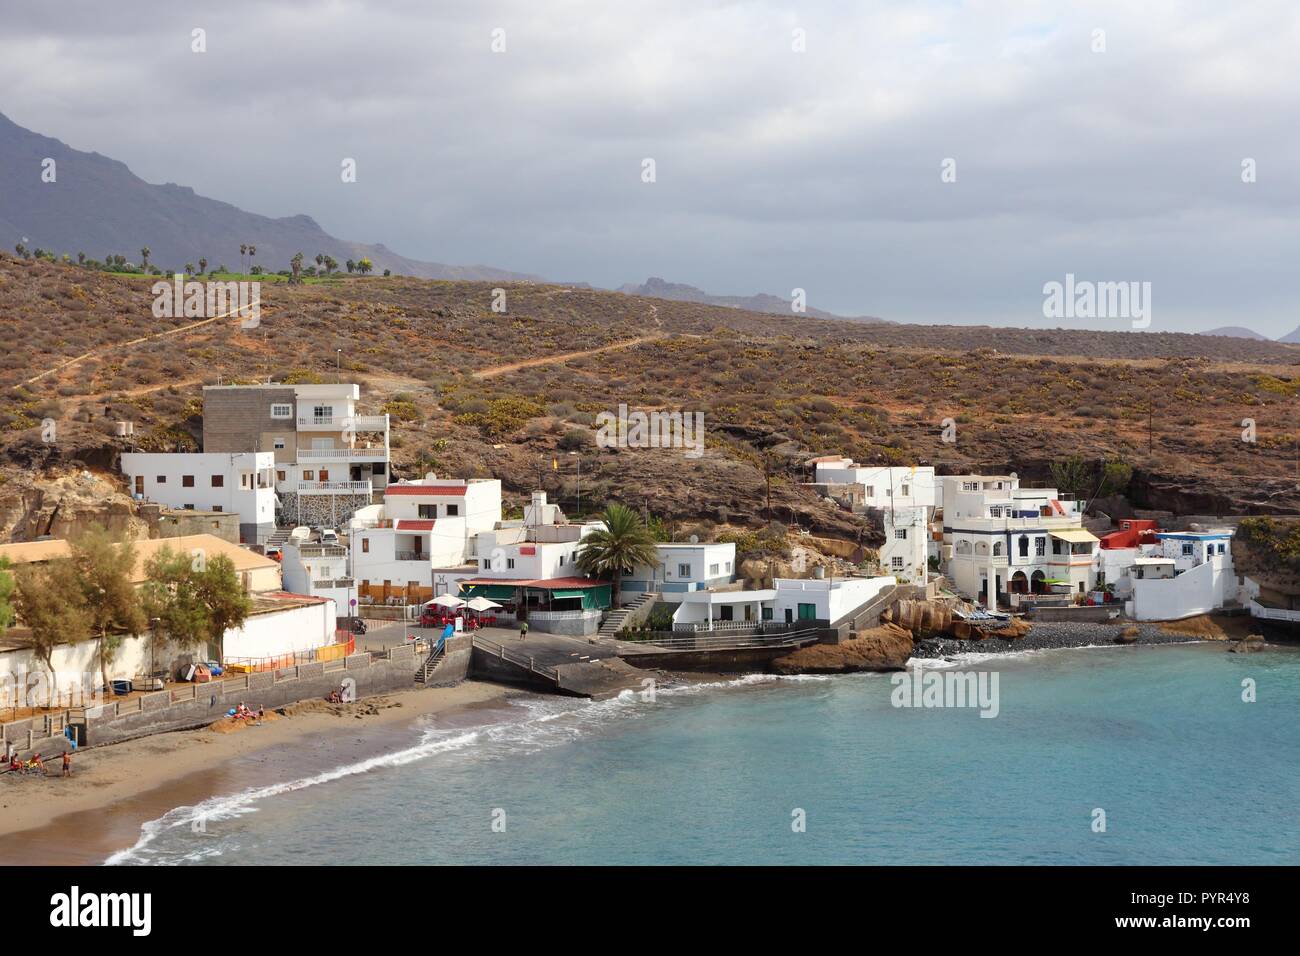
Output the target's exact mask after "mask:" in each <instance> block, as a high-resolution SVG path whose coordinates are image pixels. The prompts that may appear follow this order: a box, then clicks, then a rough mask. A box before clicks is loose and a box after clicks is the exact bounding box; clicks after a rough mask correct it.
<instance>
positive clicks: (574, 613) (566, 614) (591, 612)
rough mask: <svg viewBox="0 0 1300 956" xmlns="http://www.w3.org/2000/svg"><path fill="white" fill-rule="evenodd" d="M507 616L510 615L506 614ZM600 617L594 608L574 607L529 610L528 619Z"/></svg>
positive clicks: (558, 619) (565, 619)
mask: <svg viewBox="0 0 1300 956" xmlns="http://www.w3.org/2000/svg"><path fill="white" fill-rule="evenodd" d="M506 616H507V617H509V616H510V615H508V614H507V615H506ZM597 617H600V611H598V610H596V609H595V608H574V609H573V610H571V611H529V612H528V620H530V621H578V620H582V619H583V618H597Z"/></svg>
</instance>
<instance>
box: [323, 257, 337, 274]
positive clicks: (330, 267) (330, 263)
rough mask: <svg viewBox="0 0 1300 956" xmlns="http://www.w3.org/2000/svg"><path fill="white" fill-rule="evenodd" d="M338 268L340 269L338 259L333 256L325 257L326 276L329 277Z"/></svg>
mask: <svg viewBox="0 0 1300 956" xmlns="http://www.w3.org/2000/svg"><path fill="white" fill-rule="evenodd" d="M338 267H339V261H338V260H337V259H335V258H334V257H333V256H326V257H325V274H326V275H329V274H330V273H331V272H333V271H334V270H335V269H337V268H338Z"/></svg>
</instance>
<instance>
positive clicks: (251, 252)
mask: <svg viewBox="0 0 1300 956" xmlns="http://www.w3.org/2000/svg"><path fill="white" fill-rule="evenodd" d="M255 255H257V246H255V245H253V244H252V243H251V242H250V243H249V244H248V271H249V272H252V271H253V257H254V256H255Z"/></svg>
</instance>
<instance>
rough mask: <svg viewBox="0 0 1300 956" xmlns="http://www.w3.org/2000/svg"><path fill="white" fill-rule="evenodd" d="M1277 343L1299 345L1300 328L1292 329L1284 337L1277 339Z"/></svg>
mask: <svg viewBox="0 0 1300 956" xmlns="http://www.w3.org/2000/svg"><path fill="white" fill-rule="evenodd" d="M1278 341H1279V342H1292V343H1300V327H1297V328H1295V329H1292V330H1291V331H1290V332H1288V333H1287V334H1286V335H1284V336H1282V337H1281V338H1280V339H1278Z"/></svg>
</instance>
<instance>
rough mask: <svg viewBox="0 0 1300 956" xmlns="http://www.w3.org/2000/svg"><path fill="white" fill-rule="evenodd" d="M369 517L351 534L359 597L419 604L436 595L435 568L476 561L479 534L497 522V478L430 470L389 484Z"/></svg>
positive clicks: (455, 566) (498, 509) (353, 568)
mask: <svg viewBox="0 0 1300 956" xmlns="http://www.w3.org/2000/svg"><path fill="white" fill-rule="evenodd" d="M373 520H374V522H375V524H374V526H373V527H364V526H363V527H359V528H356V529H355V530H354V532H353V533H352V535H351V541H350V546H351V552H352V577H353V578H354V579H355V580H356V582H357V592H358V600H359V601H361V602H362V603H367V602H374V603H389V602H391V601H393V600H394V599H396V600H398V601H399V602H400V603H403V604H421V603H423V602H425V601H428V600H431V599H432V598H433V597H434V570H435V569H439V570H440V571H445V570H446V569H454V568H459V567H462V566H464V565H466V564H469V563H471V562H474V561H477V559H478V536H479V534H481V533H482V532H489V531H492V530H493V529H495V528H496V527H497V525H498V524H499V523H500V521H501V482H500V481H498V480H497V479H495V478H470V479H459V478H437V477H435V476H433V475H429V476H426V477H425V478H423V479H421V480H420V481H412V482H401V483H398V484H393V485H389V486H388V488H387V489H386V490H385V492H384V506H383V512H382V516H381V517H378V518H375V519H373ZM359 523H360V524H362V525H367V524H369V523H370V522H369V520H365V521H361V522H359Z"/></svg>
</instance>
